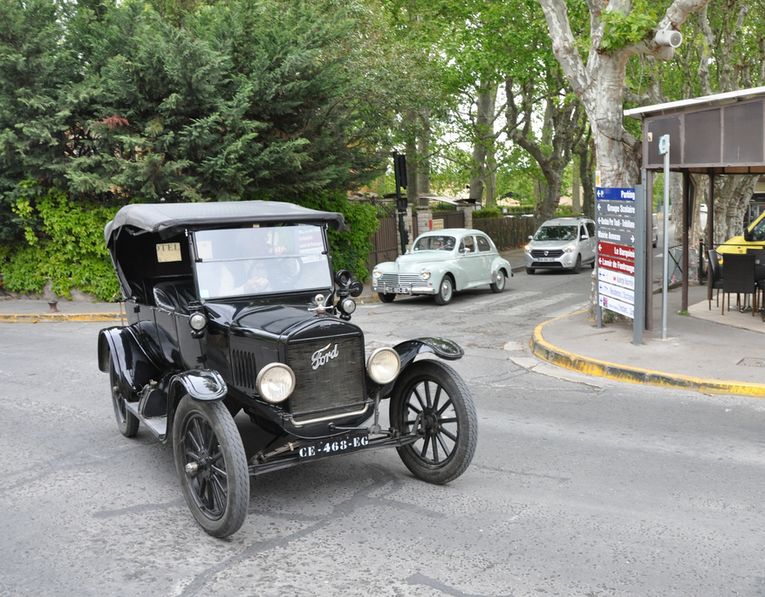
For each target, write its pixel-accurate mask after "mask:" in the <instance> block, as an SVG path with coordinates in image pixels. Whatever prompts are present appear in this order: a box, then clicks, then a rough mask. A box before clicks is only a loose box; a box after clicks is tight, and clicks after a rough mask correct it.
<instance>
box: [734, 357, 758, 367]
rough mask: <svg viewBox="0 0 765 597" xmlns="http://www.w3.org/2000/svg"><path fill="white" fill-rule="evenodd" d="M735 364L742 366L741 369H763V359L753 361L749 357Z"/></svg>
mask: <svg viewBox="0 0 765 597" xmlns="http://www.w3.org/2000/svg"><path fill="white" fill-rule="evenodd" d="M736 364H737V365H742V366H743V367H765V359H753V358H751V357H745V358H743V359H741V360H740V361H739V362H738V363H736Z"/></svg>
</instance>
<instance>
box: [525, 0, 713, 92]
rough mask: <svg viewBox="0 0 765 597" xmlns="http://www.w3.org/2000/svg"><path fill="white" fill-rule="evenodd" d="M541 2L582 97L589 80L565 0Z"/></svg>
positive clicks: (559, 53) (563, 63)
mask: <svg viewBox="0 0 765 597" xmlns="http://www.w3.org/2000/svg"><path fill="white" fill-rule="evenodd" d="M593 1H594V0H593ZM707 1H708V0H707ZM539 3H540V4H541V5H542V10H543V11H544V13H545V19H546V20H547V27H548V28H549V30H550V38H551V39H552V47H553V53H554V54H555V57H556V58H557V59H558V62H559V63H560V65H561V68H562V69H563V72H564V73H565V74H566V78H567V79H568V81H569V83H570V84H571V87H572V88H573V90H574V92H575V93H576V94H577V95H579V96H580V97H581V96H582V95H584V92H585V90H586V88H587V87H588V80H587V75H586V73H585V70H584V64H582V59H581V57H580V56H579V52H578V51H577V49H576V40H575V39H574V34H573V32H572V31H571V24H570V23H569V20H568V12H567V11H566V4H565V1H564V0H539Z"/></svg>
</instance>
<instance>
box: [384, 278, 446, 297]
mask: <svg viewBox="0 0 765 597" xmlns="http://www.w3.org/2000/svg"><path fill="white" fill-rule="evenodd" d="M418 277H419V276H418ZM401 278H403V276H396V275H395V274H394V275H392V276H390V275H389V276H385V275H383V277H382V278H380V279H379V280H372V290H373V291H374V292H379V293H381V294H436V292H438V289H437V288H434V287H433V284H432V282H431V280H419V279H418V280H411V279H401Z"/></svg>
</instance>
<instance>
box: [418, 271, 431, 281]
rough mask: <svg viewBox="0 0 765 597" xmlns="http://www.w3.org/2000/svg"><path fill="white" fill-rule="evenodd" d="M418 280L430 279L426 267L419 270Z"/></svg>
mask: <svg viewBox="0 0 765 597" xmlns="http://www.w3.org/2000/svg"><path fill="white" fill-rule="evenodd" d="M420 280H426V281H427V280H430V272H429V271H428V270H426V269H424V270H422V271H421V272H420Z"/></svg>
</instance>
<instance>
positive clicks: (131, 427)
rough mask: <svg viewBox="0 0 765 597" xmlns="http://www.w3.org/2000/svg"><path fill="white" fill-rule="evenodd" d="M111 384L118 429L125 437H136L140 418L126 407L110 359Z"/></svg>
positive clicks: (117, 376)
mask: <svg viewBox="0 0 765 597" xmlns="http://www.w3.org/2000/svg"><path fill="white" fill-rule="evenodd" d="M109 382H110V383H111V390H112V406H113V407H114V418H115V419H117V428H118V429H119V430H120V433H121V434H122V435H124V436H125V437H135V436H136V434H137V433H138V424H139V421H138V417H136V416H135V415H134V414H133V413H131V412H130V411H129V410H128V409H127V406H125V402H127V400H125V397H124V396H123V395H122V390H121V389H120V385H119V375H117V369H116V368H115V366H114V361H112V360H111V359H109Z"/></svg>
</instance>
